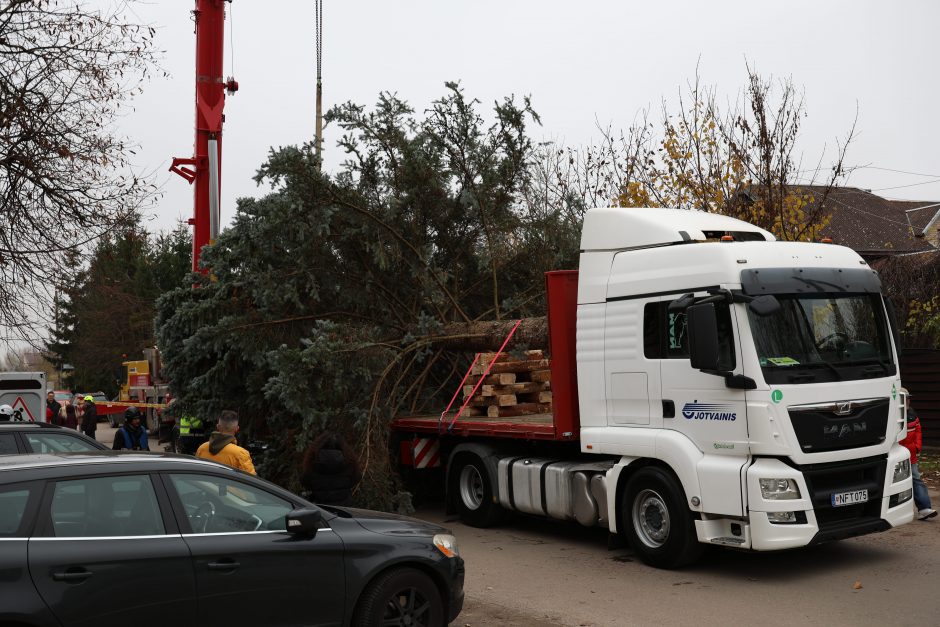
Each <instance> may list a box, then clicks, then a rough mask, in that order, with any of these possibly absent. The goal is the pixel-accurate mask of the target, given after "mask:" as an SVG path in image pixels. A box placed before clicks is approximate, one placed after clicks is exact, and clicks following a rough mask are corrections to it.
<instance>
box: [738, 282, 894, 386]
mask: <svg viewBox="0 0 940 627" xmlns="http://www.w3.org/2000/svg"><path fill="white" fill-rule="evenodd" d="M777 299H778V300H779V301H780V305H781V308H780V311H778V312H776V313H775V314H773V315H770V316H765V317H761V316H758V315H757V314H755V313H753V312H751V311H750V310H748V318H749V319H750V324H751V331H752V333H753V335H754V343H755V345H756V348H757V356H758V359H759V360H760V366H761V369H762V370H763V372H764V378H765V380H766V381H767V382H768V383H814V382H820V381H841V380H850V379H865V378H870V377H884V376H889V375H893V374H894V373H895V365H894V363H893V359H892V357H891V348H890V343H889V341H888V337H889V335H888V324H887V320H886V318H885V314H884V307H883V305H882V302H881V297H880V296H879V295H877V294H812V295H798V294H793V295H789V294H786V295H784V294H781V295H777Z"/></svg>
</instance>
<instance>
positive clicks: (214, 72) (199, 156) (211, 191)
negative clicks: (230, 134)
mask: <svg viewBox="0 0 940 627" xmlns="http://www.w3.org/2000/svg"><path fill="white" fill-rule="evenodd" d="M226 2H231V0H196V8H195V9H194V10H193V21H194V22H195V24H196V139H195V143H194V146H193V156H192V157H176V158H174V159H173V163H172V164H171V165H170V171H171V172H175V173H176V174H179V175H180V176H182V177H183V178H184V179H186V181H187V182H188V183H190V184H191V185H193V217H192V218H190V219H189V224H191V225H193V270H194V271H201V272H205V270H204V269H203V270H200V268H199V255H200V252H201V251H202V247H203V246H205V245H207V244H211V243H213V242H214V241H215V238H216V237H218V234H219V195H220V193H221V189H222V178H221V162H222V123H223V122H224V121H225V115H224V113H223V109H224V107H225V94H226V93H228V94H234V93H235V92H236V91H238V82H236V81H235V79H234V78H231V77H229V78H226V79H223V78H222V60H223V54H222V51H223V44H224V41H225V4H226Z"/></svg>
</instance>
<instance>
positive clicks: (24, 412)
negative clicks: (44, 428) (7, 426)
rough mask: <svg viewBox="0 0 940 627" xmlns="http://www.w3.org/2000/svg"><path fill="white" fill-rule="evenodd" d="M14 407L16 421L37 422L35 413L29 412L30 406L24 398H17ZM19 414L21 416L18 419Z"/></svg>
mask: <svg viewBox="0 0 940 627" xmlns="http://www.w3.org/2000/svg"><path fill="white" fill-rule="evenodd" d="M12 407H13V416H14V418H13V419H14V420H17V419H19V420H22V421H24V422H36V417H35V416H33V412H31V411H29V406H28V405H27V404H26V401H24V400H23V397H22V396H17V397H16V400H15V401H13V405H12ZM17 412H19V414H20V416H19V418H17V417H16V413H17ZM43 422H45V421H43Z"/></svg>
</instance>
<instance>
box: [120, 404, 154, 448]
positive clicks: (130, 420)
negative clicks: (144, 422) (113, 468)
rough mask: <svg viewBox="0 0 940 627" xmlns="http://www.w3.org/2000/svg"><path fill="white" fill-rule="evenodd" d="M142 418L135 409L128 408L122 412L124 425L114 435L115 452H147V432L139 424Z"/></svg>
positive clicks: (148, 446)
mask: <svg viewBox="0 0 940 627" xmlns="http://www.w3.org/2000/svg"><path fill="white" fill-rule="evenodd" d="M141 419H142V416H141V414H140V410H139V409H137V408H136V407H128V408H127V410H126V411H125V412H124V425H123V426H122V427H121V428H120V429H118V430H117V433H115V434H114V445H113V446H112V447H111V448H112V449H114V450H115V451H149V450H150V445H149V443H148V442H147V430H146V429H144V428H143V427H142V426H141V424H140V422H141Z"/></svg>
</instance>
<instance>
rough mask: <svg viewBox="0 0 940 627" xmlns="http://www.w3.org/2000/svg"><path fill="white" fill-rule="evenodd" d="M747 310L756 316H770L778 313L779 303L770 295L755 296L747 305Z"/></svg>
mask: <svg viewBox="0 0 940 627" xmlns="http://www.w3.org/2000/svg"><path fill="white" fill-rule="evenodd" d="M747 308H748V309H750V310H751V311H753V312H754V313H756V314H757V315H758V316H772V315H774V314H775V313H777V312H778V311H780V301H779V300H777V297H776V296H774V295H772V294H764V295H763V296H757V297H755V298H754V300H752V301H751V302H749V303H748V304H747Z"/></svg>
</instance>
